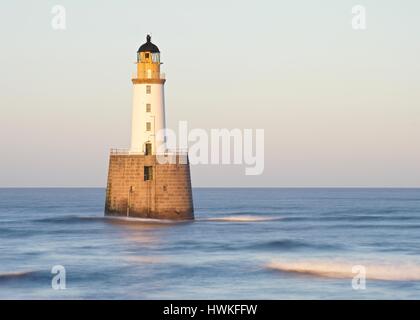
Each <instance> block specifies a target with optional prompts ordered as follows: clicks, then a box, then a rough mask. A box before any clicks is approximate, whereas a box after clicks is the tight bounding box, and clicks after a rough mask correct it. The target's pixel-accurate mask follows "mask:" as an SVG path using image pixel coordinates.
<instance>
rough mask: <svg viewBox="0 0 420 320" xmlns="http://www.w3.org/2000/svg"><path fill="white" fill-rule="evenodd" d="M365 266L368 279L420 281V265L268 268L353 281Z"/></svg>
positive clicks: (338, 264) (308, 263)
mask: <svg viewBox="0 0 420 320" xmlns="http://www.w3.org/2000/svg"><path fill="white" fill-rule="evenodd" d="M355 265H363V266H364V267H365V268H366V269H365V270H366V279H367V280H369V279H371V280H388V281H420V265H419V264H415V263H375V264H373V263H355V264H351V263H349V262H336V261H332V262H329V261H298V262H271V263H269V264H267V265H266V267H267V268H269V269H273V270H278V271H282V272H290V273H298V274H305V275H312V276H317V277H324V278H335V279H352V278H354V277H355V276H357V274H358V273H357V272H355V273H353V272H352V268H353V266H355Z"/></svg>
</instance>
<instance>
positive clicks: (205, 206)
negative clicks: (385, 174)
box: [0, 189, 420, 299]
mask: <svg viewBox="0 0 420 320" xmlns="http://www.w3.org/2000/svg"><path fill="white" fill-rule="evenodd" d="M104 195H105V190H104V189H0V298H3V299H4V298H17V299H22V298H25V299H43V298H46V299H74V298H75V299H224V298H229V299H294V298H302V299H324V298H330V299H346V298H350V299H366V298H376V299H398V298H404V299H419V298H420V189H195V190H194V205H195V209H196V218H197V219H196V221H194V222H182V223H171V222H168V221H167V222H158V221H142V220H134V219H115V218H104V217H103V205H104ZM54 265H63V266H64V267H65V269H66V276H67V289H66V290H62V291H57V290H53V289H52V288H51V280H52V277H53V275H52V274H51V268H52V267H53V266H54ZM355 265H363V266H364V267H365V268H366V273H367V274H366V275H367V280H366V289H365V290H354V289H353V288H352V278H353V277H354V276H355V275H356V274H355V273H352V267H353V266H355Z"/></svg>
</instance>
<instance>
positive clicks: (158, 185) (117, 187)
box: [105, 154, 194, 220]
mask: <svg viewBox="0 0 420 320" xmlns="http://www.w3.org/2000/svg"><path fill="white" fill-rule="evenodd" d="M181 158H182V159H184V160H182V159H181ZM172 160H173V161H174V162H175V163H167V164H161V163H159V162H158V161H157V159H156V156H155V155H147V156H146V155H130V154H125V155H118V154H117V155H115V154H111V155H110V159H109V172H108V184H107V191H106V200H105V215H114V216H128V217H139V218H152V219H176V220H181V219H194V207H193V198H192V189H191V176H190V165H189V161H188V157H187V156H179V155H177V156H173V157H172ZM182 161H184V162H186V163H182ZM145 166H147V167H151V168H152V172H151V175H152V177H151V180H145V169H144V167H145Z"/></svg>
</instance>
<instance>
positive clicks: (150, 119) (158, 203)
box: [105, 35, 194, 220]
mask: <svg viewBox="0 0 420 320" xmlns="http://www.w3.org/2000/svg"><path fill="white" fill-rule="evenodd" d="M161 64H162V63H161V57H160V50H159V48H158V47H157V46H156V45H155V44H153V43H152V39H151V36H150V35H147V37H146V43H144V44H142V45H141V46H140V48H139V49H138V51H137V57H136V72H135V74H134V75H133V77H132V79H131V81H132V84H133V106H132V119H131V145H130V147H129V149H111V152H110V157H109V169H108V182H107V190H106V200H105V215H107V216H125V217H138V218H152V219H173V220H188V219H194V207H193V198H192V188H191V174H190V165H189V160H188V154H187V153H186V152H185V151H183V152H180V151H178V150H168V149H167V148H166V145H165V142H166V139H165V134H164V132H165V128H166V124H165V94H164V85H165V82H166V78H165V75H164V74H163V73H161V70H160V67H161ZM167 158H170V159H171V161H162V159H164V160H165V159H167Z"/></svg>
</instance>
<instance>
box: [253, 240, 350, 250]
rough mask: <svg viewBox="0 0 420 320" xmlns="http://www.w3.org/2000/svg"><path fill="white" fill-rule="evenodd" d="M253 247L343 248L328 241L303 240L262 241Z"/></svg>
mask: <svg viewBox="0 0 420 320" xmlns="http://www.w3.org/2000/svg"><path fill="white" fill-rule="evenodd" d="M251 248H253V249H270V250H271V249H301V248H310V249H343V246H341V245H334V244H326V243H316V242H309V241H302V240H290V239H283V240H273V241H267V242H262V243H257V244H254V245H252V246H251Z"/></svg>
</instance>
